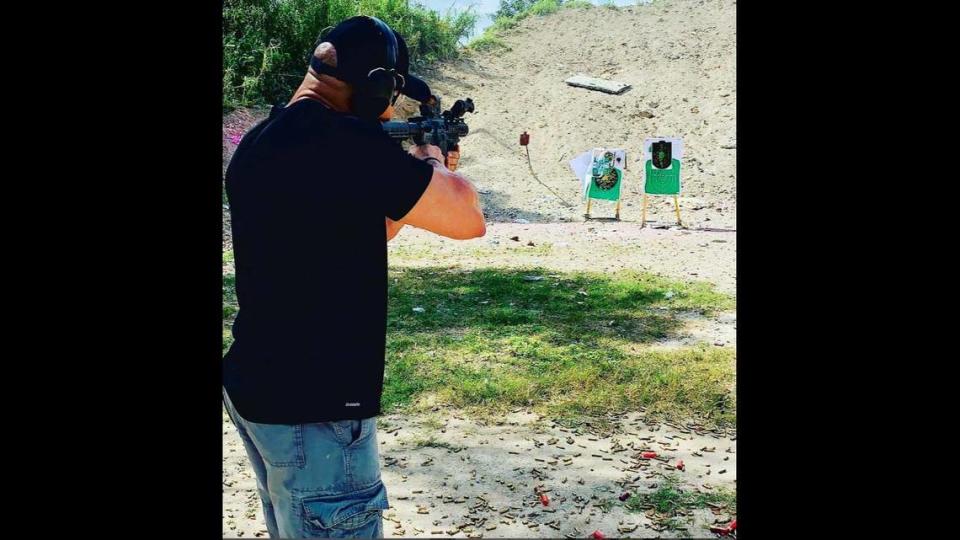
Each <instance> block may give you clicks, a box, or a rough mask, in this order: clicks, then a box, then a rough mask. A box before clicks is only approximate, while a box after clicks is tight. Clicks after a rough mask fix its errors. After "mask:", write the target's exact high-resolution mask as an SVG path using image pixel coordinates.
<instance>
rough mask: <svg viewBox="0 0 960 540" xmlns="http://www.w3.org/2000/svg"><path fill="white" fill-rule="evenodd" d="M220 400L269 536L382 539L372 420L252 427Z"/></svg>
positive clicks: (382, 496)
mask: <svg viewBox="0 0 960 540" xmlns="http://www.w3.org/2000/svg"><path fill="white" fill-rule="evenodd" d="M223 402H224V405H225V406H226V408H227V413H228V414H229V415H230V419H231V420H232V421H233V424H234V425H235V426H236V427H237V431H238V432H239V434H240V438H241V439H242V440H243V446H244V447H245V448H246V451H247V457H248V458H249V459H250V465H251V466H252V467H253V470H254V472H256V475H257V489H258V491H259V492H260V501H261V502H262V503H263V515H264V518H265V519H266V522H267V523H266V525H267V531H268V532H269V533H270V537H271V538H383V524H382V521H381V519H382V514H383V511H384V510H386V509H387V508H388V506H389V504H388V502H387V490H386V487H385V486H384V485H383V482H381V481H380V457H379V453H378V448H377V419H376V418H375V417H371V418H365V419H363V420H337V421H332V422H318V423H313V424H293V425H287V424H257V423H254V422H247V421H246V420H244V419H243V418H242V417H241V416H240V415H239V414H238V413H237V411H236V409H234V407H233V403H231V402H230V397H229V396H227V392H226V390H224V392H223Z"/></svg>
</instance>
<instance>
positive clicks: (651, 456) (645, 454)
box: [640, 452, 657, 459]
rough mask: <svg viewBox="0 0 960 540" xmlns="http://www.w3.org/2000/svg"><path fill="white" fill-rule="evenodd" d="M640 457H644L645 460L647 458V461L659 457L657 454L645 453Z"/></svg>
mask: <svg viewBox="0 0 960 540" xmlns="http://www.w3.org/2000/svg"><path fill="white" fill-rule="evenodd" d="M640 455H641V456H643V457H645V458H647V459H650V458H655V457H657V453H656V452H643V453H642V454H640Z"/></svg>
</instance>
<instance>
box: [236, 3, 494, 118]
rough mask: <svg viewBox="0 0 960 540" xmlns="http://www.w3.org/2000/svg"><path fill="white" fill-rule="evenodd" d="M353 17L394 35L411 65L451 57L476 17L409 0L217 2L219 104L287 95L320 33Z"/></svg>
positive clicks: (258, 102)
mask: <svg viewBox="0 0 960 540" xmlns="http://www.w3.org/2000/svg"><path fill="white" fill-rule="evenodd" d="M355 15H371V16H375V17H378V18H380V19H381V20H383V21H384V22H386V23H387V24H389V25H390V26H391V27H392V28H393V29H395V30H396V31H397V32H399V33H400V34H401V35H402V36H403V37H404V40H405V41H406V42H407V46H408V47H409V48H410V59H411V63H412V64H413V66H414V67H415V68H416V67H422V66H424V65H426V64H429V63H432V62H435V61H438V60H445V59H448V58H453V57H455V56H456V55H457V54H458V52H459V47H458V44H459V41H460V40H461V39H463V38H465V37H467V36H468V35H470V33H471V32H472V31H473V27H474V25H475V24H476V22H477V15H476V14H475V13H474V12H473V11H472V10H466V11H463V12H460V13H458V14H456V15H451V14H447V15H444V16H441V15H439V14H437V13H436V12H434V11H432V10H429V9H427V8H425V7H423V6H421V5H419V4H413V5H411V4H410V2H409V0H224V3H223V105H224V109H225V110H230V109H233V108H235V107H238V106H254V105H264V104H270V103H275V102H277V101H282V100H286V99H287V98H289V97H290V94H291V93H292V92H293V91H294V90H295V89H296V87H297V86H298V85H299V84H300V81H302V80H303V75H304V74H305V73H306V69H307V61H308V58H309V55H310V53H311V51H312V47H313V45H314V43H315V41H316V39H317V36H318V35H319V34H320V31H321V30H322V29H324V28H326V27H330V26H335V25H336V24H337V23H339V22H340V21H342V20H344V19H348V18H350V17H353V16H355Z"/></svg>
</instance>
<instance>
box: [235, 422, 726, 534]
mask: <svg viewBox="0 0 960 540" xmlns="http://www.w3.org/2000/svg"><path fill="white" fill-rule="evenodd" d="M380 424H381V428H380V429H379V430H378V433H377V437H378V441H379V444H380V458H381V464H382V475H383V481H384V484H385V485H386V486H387V492H388V497H389V499H390V509H389V510H387V511H386V512H385V513H384V534H385V536H388V537H390V536H404V537H430V536H433V537H448V536H453V537H457V538H466V537H469V536H473V537H476V536H477V535H478V534H482V535H483V536H486V537H487V538H496V537H510V538H521V537H538V538H539V537H545V538H560V537H563V536H566V535H571V536H572V537H585V536H587V535H589V534H590V533H592V532H593V531H594V530H600V531H601V532H603V533H604V534H606V535H607V536H611V537H613V536H619V537H656V536H662V537H680V536H684V535H686V536H693V537H705V536H711V534H710V532H709V527H710V526H711V525H714V524H715V523H726V522H728V521H729V520H730V518H731V515H730V513H729V512H727V511H726V509H717V510H716V511H714V510H711V509H703V510H697V511H694V512H693V513H692V514H691V515H690V516H689V517H690V520H689V522H688V523H687V524H686V529H685V530H673V531H671V530H662V528H661V527H660V526H659V525H658V523H657V521H656V520H654V519H651V516H648V515H647V514H645V513H642V512H637V513H632V512H628V511H626V510H625V509H624V508H623V507H622V505H620V503H619V501H617V500H616V497H617V496H618V495H620V494H621V493H624V492H629V493H643V492H649V491H652V490H654V489H656V487H657V485H658V484H660V483H662V482H663V478H664V475H666V474H669V475H675V476H678V477H679V478H681V479H682V480H683V483H684V485H685V486H686V488H687V489H691V490H696V491H701V492H709V491H711V490H717V489H718V488H724V489H727V490H735V489H736V476H737V470H736V442H735V441H736V436H735V434H733V432H732V431H727V432H720V431H706V430H698V429H697V428H696V426H692V425H690V424H687V425H679V424H666V423H658V422H655V421H647V420H646V419H645V417H644V414H643V412H635V413H631V414H628V415H624V416H622V417H618V418H615V419H614V423H613V427H612V429H611V430H609V431H606V432H602V433H590V432H588V431H582V430H580V429H573V430H570V429H566V428H563V427H560V426H558V425H556V424H553V423H552V422H550V421H549V420H548V419H545V418H542V417H540V416H538V415H536V414H535V413H530V412H528V411H524V410H521V409H518V410H515V411H513V412H512V413H511V414H509V415H507V416H505V417H504V418H503V419H502V420H499V421H496V422H492V423H488V424H481V423H478V422H476V421H473V420H471V419H469V418H466V417H465V416H463V415H461V414H458V413H457V412H456V411H450V410H447V409H443V410H441V411H437V412H435V413H433V414H426V415H419V416H410V415H405V414H402V413H400V414H391V415H385V416H382V417H381V418H380ZM430 439H432V440H433V441H434V442H433V444H434V446H426V447H424V446H422V443H423V441H425V440H430ZM646 450H652V451H654V452H656V453H657V458H659V459H643V458H641V457H639V452H641V451H646ZM223 451H224V458H223V460H224V488H223V490H224V518H223V524H224V536H231V537H244V538H246V537H250V536H254V537H257V536H266V530H265V529H264V528H263V526H262V523H263V521H262V510H261V508H260V503H259V500H258V499H257V496H256V483H255V479H254V477H253V476H252V474H251V472H250V471H249V469H248V467H247V465H246V461H245V459H246V458H245V455H244V454H243V446H242V444H241V443H240V440H239V438H238V437H237V435H236V432H235V430H234V429H233V426H232V424H230V423H229V420H225V423H224V449H223ZM678 460H682V461H683V463H684V465H685V468H684V470H683V471H679V470H676V468H675V467H674V466H675V465H676V464H677V461H678ZM535 488H539V489H540V490H541V491H542V492H544V493H546V495H547V497H548V498H549V504H548V506H543V505H542V503H541V502H540V500H539V498H538V496H537V495H536V493H535V491H534V490H535ZM608 500H613V501H614V504H612V505H610V506H609V507H607V508H605V507H604V502H605V501H608Z"/></svg>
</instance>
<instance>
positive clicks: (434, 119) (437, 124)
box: [382, 95, 474, 156]
mask: <svg viewBox="0 0 960 540" xmlns="http://www.w3.org/2000/svg"><path fill="white" fill-rule="evenodd" d="M473 111H474V106H473V100H472V99H470V98H467V99H466V100H463V99H458V100H457V101H456V102H454V104H453V107H450V109H449V110H446V111H442V112H441V110H440V98H439V97H437V96H434V95H431V96H430V99H428V100H427V101H426V102H424V103H421V104H420V116H417V117H414V118H411V119H409V120H408V121H406V122H384V123H383V124H382V125H383V130H384V131H386V132H387V135H389V136H390V138H392V139H397V140H403V139H410V140H412V141H413V142H414V144H417V145H421V144H432V145H434V146H438V147H440V151H441V152H443V155H444V156H446V155H447V152H448V151H450V150H456V149H457V145H458V144H459V143H460V139H461V138H463V137H466V135H467V133H469V132H470V128H469V127H467V123H466V122H465V121H464V120H463V115H464V114H466V113H468V112H471V113H472V112H473Z"/></svg>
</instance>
